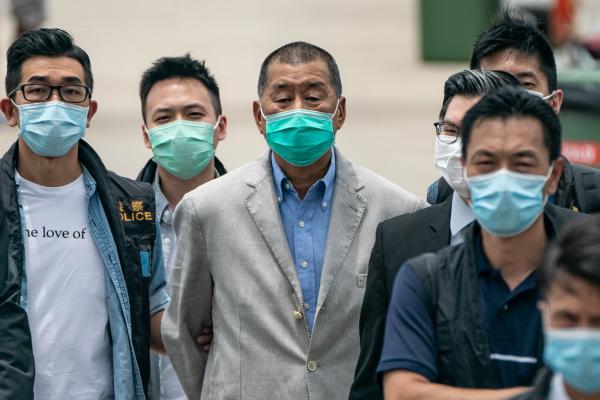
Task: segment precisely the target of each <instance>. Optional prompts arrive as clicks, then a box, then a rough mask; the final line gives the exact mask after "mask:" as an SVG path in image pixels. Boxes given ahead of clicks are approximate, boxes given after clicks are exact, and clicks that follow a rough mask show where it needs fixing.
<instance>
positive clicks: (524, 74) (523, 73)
mask: <svg viewBox="0 0 600 400" xmlns="http://www.w3.org/2000/svg"><path fill="white" fill-rule="evenodd" d="M514 75H515V76H516V77H517V78H520V79H522V78H534V79H539V78H538V75H537V74H536V73H535V72H533V71H531V70H527V71H521V72H517V73H515V74H514Z"/></svg>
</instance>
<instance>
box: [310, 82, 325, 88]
mask: <svg viewBox="0 0 600 400" xmlns="http://www.w3.org/2000/svg"><path fill="white" fill-rule="evenodd" d="M305 86H308V87H309V88H311V89H312V88H317V89H320V88H323V87H327V84H326V83H325V82H321V81H316V82H315V81H313V82H308V83H307V84H306V85H305Z"/></svg>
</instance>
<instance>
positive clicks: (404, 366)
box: [378, 264, 526, 400]
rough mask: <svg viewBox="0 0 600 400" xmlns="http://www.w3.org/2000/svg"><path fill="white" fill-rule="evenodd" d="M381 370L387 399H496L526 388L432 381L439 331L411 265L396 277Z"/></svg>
mask: <svg viewBox="0 0 600 400" xmlns="http://www.w3.org/2000/svg"><path fill="white" fill-rule="evenodd" d="M385 329H386V332H385V340H384V346H383V351H382V357H381V362H380V363H379V370H378V372H379V373H380V374H382V375H383V392H384V395H385V399H386V400H421V399H422V400H425V399H426V400H462V399H464V400H470V399H473V400H474V399H477V400H493V399H505V398H508V397H511V396H514V395H517V394H519V393H521V392H523V391H524V390H526V389H525V388H510V389H501V390H492V389H489V390H488V389H462V388H455V387H451V386H447V385H440V384H437V383H433V382H435V381H436V380H437V379H438V369H437V368H438V366H437V347H436V346H437V345H436V342H437V341H436V332H435V326H434V324H433V321H432V320H431V316H430V314H429V310H428V307H427V298H426V294H425V290H424V288H423V285H422V284H421V281H420V280H419V278H418V277H417V274H416V272H415V270H414V269H413V267H412V266H410V265H408V264H407V265H404V266H403V267H402V268H400V272H399V273H398V275H397V276H396V280H395V282H394V289H393V292H392V296H391V300H390V307H389V311H388V315H387V320H386V328H385Z"/></svg>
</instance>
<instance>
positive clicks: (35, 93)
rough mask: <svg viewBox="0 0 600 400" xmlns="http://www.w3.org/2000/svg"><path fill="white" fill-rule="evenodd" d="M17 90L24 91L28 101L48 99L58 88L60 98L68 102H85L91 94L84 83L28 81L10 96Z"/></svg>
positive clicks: (10, 94)
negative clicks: (52, 83) (52, 84)
mask: <svg viewBox="0 0 600 400" xmlns="http://www.w3.org/2000/svg"><path fill="white" fill-rule="evenodd" d="M17 90H20V91H21V93H23V98H24V99H25V100H27V101H33V102H41V101H46V100H48V99H49V98H50V97H51V96H52V92H53V91H54V90H58V95H59V97H60V99H61V100H62V101H64V102H67V103H83V102H84V101H86V100H87V99H88V97H89V96H90V93H91V91H90V88H88V87H87V86H84V85H64V86H50V85H43V84H40V83H28V84H25V85H19V86H17V87H16V88H15V89H14V90H13V91H12V92H10V93H9V96H12V95H13V94H14V93H15V92H16V91H17Z"/></svg>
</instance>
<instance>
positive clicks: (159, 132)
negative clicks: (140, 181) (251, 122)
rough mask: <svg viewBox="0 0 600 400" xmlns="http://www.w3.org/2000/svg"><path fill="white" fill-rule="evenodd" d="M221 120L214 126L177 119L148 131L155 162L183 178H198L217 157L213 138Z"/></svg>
mask: <svg viewBox="0 0 600 400" xmlns="http://www.w3.org/2000/svg"><path fill="white" fill-rule="evenodd" d="M220 120H221V117H220V116H219V119H217V123H216V124H215V125H214V126H213V125H211V124H207V123H206V122H192V121H185V120H182V119H178V120H177V121H173V122H169V123H168V124H164V125H160V126H157V127H154V128H152V129H148V138H149V139H150V143H151V144H152V153H153V154H154V161H156V162H157V163H158V165H160V166H161V167H163V168H164V169H166V170H167V171H168V172H169V173H171V174H173V175H175V176H176V177H178V178H180V179H191V178H193V177H194V176H196V175H198V174H199V173H200V172H202V170H203V169H204V168H206V166H207V165H208V163H210V161H211V160H212V159H213V157H214V156H215V148H214V146H213V137H214V132H215V129H216V128H217V126H218V125H219V121H220Z"/></svg>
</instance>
